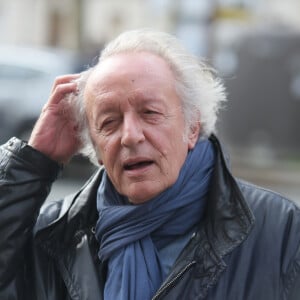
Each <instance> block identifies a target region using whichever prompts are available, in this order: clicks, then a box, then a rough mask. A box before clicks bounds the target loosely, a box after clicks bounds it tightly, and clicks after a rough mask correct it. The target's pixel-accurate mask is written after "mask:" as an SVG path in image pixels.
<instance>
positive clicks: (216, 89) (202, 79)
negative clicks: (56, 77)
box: [75, 29, 226, 164]
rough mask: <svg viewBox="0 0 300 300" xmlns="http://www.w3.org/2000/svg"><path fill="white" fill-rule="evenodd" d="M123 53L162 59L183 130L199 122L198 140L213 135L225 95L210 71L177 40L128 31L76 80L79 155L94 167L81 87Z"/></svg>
mask: <svg viewBox="0 0 300 300" xmlns="http://www.w3.org/2000/svg"><path fill="white" fill-rule="evenodd" d="M124 52H131V53H132V52H148V53H152V54H155V55H157V56H159V57H161V58H162V59H164V61H166V63H167V64H168V66H169V67H170V69H171V71H172V73H173V75H174V78H175V89H176V92H177V94H178V96H179V98H180V99H181V101H182V109H183V113H184V119H185V123H186V129H189V128H192V127H193V126H194V125H195V124H196V123H197V122H199V123H200V128H201V129H200V133H199V138H207V137H208V136H209V135H211V134H212V133H215V131H216V121H217V115H218V112H219V110H220V107H221V105H222V103H223V102H224V101H225V100H226V95H225V92H224V91H225V89H224V86H223V84H222V82H221V81H220V79H219V78H217V77H216V76H215V73H214V70H213V69H212V68H210V67H209V66H208V65H206V64H205V63H204V62H203V61H200V59H199V58H197V57H195V56H194V55H192V54H191V53H189V52H188V51H187V50H186V49H185V48H184V47H183V45H182V44H181V43H180V41H179V40H178V39H177V38H175V37H174V36H172V35H170V34H168V33H164V32H158V31H153V30H151V29H140V30H132V31H127V32H124V33H122V34H121V35H119V36H118V37H117V38H116V39H114V40H112V41H111V42H110V43H108V45H107V46H106V47H105V48H104V49H103V51H102V52H101V55H100V58H99V61H98V63H97V65H96V66H95V67H93V68H90V69H89V70H87V71H86V72H84V73H83V75H82V76H81V78H80V80H79V97H77V99H78V100H77V103H75V108H76V110H77V111H76V114H77V116H78V121H79V127H80V138H81V141H82V144H83V147H82V149H81V151H80V152H81V153H82V154H83V155H85V156H88V157H89V158H90V160H91V162H93V163H94V164H98V158H97V157H98V153H97V152H96V149H95V147H94V145H93V143H92V141H91V137H90V133H89V129H88V124H87V120H86V113H85V107H84V101H83V94H84V87H85V84H86V82H87V80H88V78H89V75H90V74H91V73H92V71H93V69H94V68H96V67H97V66H98V65H99V64H101V62H102V61H104V60H105V59H106V58H108V57H111V56H113V55H116V54H119V53H124ZM186 132H188V131H187V130H186Z"/></svg>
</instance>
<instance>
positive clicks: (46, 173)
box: [0, 138, 60, 291]
mask: <svg viewBox="0 0 300 300" xmlns="http://www.w3.org/2000/svg"><path fill="white" fill-rule="evenodd" d="M59 171H60V166H59V165H58V164H57V163H56V162H54V161H52V160H50V159H49V158H47V157H46V156H44V155H43V154H42V153H40V152H38V151H36V150H34V149H33V148H31V147H30V146H28V145H27V144H26V143H25V142H23V141H21V140H19V139H17V138H12V139H10V140H9V141H8V142H7V143H6V144H4V145H2V146H0V291H1V290H2V289H3V288H5V286H8V285H12V284H13V281H14V279H15V278H16V277H17V276H19V275H18V273H20V272H19V271H20V270H21V269H23V268H24V266H25V264H26V263H25V262H26V260H25V259H26V258H25V256H26V255H25V253H26V251H27V249H26V247H27V246H28V242H29V240H30V239H31V235H32V228H33V226H34V224H35V221H36V218H37V215H38V212H39V209H40V207H41V205H42V204H43V202H44V201H45V199H46V197H47V195H48V194H49V191H50V188H51V184H52V183H53V181H54V180H55V179H56V178H57V175H58V173H59Z"/></svg>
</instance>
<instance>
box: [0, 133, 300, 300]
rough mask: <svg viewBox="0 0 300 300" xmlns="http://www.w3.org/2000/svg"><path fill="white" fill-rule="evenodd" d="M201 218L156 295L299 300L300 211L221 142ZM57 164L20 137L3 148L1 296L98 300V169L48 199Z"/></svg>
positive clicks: (0, 157)
mask: <svg viewBox="0 0 300 300" xmlns="http://www.w3.org/2000/svg"><path fill="white" fill-rule="evenodd" d="M211 140H212V141H213V143H214V145H215V148H216V151H217V160H216V165H215V172H214V177H213V182H212V186H211V189H210V190H211V192H210V195H209V199H208V207H207V211H206V215H205V218H204V220H203V221H202V222H201V223H200V224H199V226H198V229H197V231H196V232H195V234H194V236H193V237H192V238H191V240H190V242H189V243H188V245H187V246H186V247H185V249H184V250H183V252H182V253H181V254H180V256H179V258H178V259H177V261H176V263H175V265H174V267H173V269H172V271H171V273H170V275H169V276H168V278H167V279H166V281H165V282H164V283H163V285H162V286H161V288H160V289H159V290H158V292H157V294H156V295H155V296H154V298H153V299H172V300H174V299H180V300H182V299H222V300H224V299H225V300H226V299H230V300H235V299H238V300H246V299H254V300H276V299H278V300H279V299H280V300H283V299H294V300H296V299H300V248H299V241H300V211H299V209H298V208H297V207H296V206H295V205H294V204H293V203H291V202H290V201H288V200H286V199H283V198H282V197H281V196H280V195H278V194H275V193H272V192H270V191H267V190H265V189H261V188H258V187H255V186H253V185H250V184H248V183H244V182H240V181H237V180H236V179H234V178H233V177H232V175H231V173H230V172H229V170H228V168H227V166H226V163H225V160H224V157H223V154H222V151H221V148H220V145H219V142H218V141H217V139H216V138H215V137H212V138H211ZM58 172H59V166H58V165H57V164H56V163H54V162H52V161H50V160H49V159H48V158H46V157H45V156H43V155H42V154H41V153H39V152H37V151H35V150H33V149H32V148H30V147H29V146H26V144H25V143H23V142H21V141H20V140H18V139H15V138H14V139H12V140H10V141H9V142H8V143H7V144H5V145H3V146H1V147H0V299H1V300H8V299H10V300H13V299H31V300H34V299H51V300H63V299H88V300H96V299H97V300H99V299H103V298H102V289H103V282H104V280H105V265H103V264H101V262H100V261H99V259H98V256H97V251H98V248H99V245H98V244H97V241H96V240H95V237H94V234H93V228H94V225H95V222H96V219H97V209H96V201H95V193H96V191H97V188H98V185H99V182H100V181H101V176H102V170H99V171H98V172H97V173H96V174H95V176H93V177H92V178H91V179H90V180H89V182H87V184H86V185H85V186H84V187H83V188H82V189H81V190H80V191H78V192H77V193H75V194H73V195H70V196H68V197H66V198H65V199H62V200H57V201H51V202H49V201H46V202H45V203H44V201H45V198H46V196H47V194H48V192H49V190H50V187H51V184H52V182H53V181H54V180H55V178H56V177H57V174H58Z"/></svg>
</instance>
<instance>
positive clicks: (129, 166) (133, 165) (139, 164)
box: [124, 160, 153, 171]
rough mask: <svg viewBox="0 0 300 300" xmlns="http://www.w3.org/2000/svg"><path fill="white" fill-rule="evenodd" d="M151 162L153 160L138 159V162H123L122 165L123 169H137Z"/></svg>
mask: <svg viewBox="0 0 300 300" xmlns="http://www.w3.org/2000/svg"><path fill="white" fill-rule="evenodd" d="M151 164H153V161H151V160H148V161H140V162H137V163H130V164H125V165H124V170H125V171H132V170H138V169H142V168H145V167H148V166H150V165H151Z"/></svg>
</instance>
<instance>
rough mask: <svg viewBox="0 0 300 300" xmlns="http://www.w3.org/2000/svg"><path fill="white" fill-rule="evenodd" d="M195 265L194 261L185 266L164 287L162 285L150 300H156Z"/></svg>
mask: <svg viewBox="0 0 300 300" xmlns="http://www.w3.org/2000/svg"><path fill="white" fill-rule="evenodd" d="M195 263H196V261H194V260H193V261H191V262H190V263H189V264H187V265H186V266H185V267H184V268H183V269H182V270H181V271H180V272H179V273H178V274H177V275H176V276H175V277H174V278H173V279H172V280H171V281H169V282H168V283H167V284H166V285H164V286H163V287H162V288H160V289H159V290H158V291H157V293H156V294H155V295H154V297H153V298H152V300H157V299H158V298H159V297H160V296H161V294H162V293H163V292H165V291H166V290H167V289H168V288H169V287H170V286H171V285H173V283H174V282H175V281H176V280H177V279H178V278H179V277H181V276H182V275H183V274H184V273H185V272H186V271H187V270H188V269H189V268H190V267H191V266H193V265H194V264H195Z"/></svg>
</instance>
